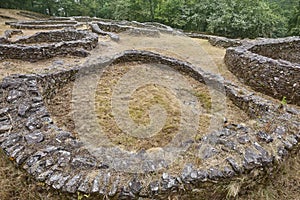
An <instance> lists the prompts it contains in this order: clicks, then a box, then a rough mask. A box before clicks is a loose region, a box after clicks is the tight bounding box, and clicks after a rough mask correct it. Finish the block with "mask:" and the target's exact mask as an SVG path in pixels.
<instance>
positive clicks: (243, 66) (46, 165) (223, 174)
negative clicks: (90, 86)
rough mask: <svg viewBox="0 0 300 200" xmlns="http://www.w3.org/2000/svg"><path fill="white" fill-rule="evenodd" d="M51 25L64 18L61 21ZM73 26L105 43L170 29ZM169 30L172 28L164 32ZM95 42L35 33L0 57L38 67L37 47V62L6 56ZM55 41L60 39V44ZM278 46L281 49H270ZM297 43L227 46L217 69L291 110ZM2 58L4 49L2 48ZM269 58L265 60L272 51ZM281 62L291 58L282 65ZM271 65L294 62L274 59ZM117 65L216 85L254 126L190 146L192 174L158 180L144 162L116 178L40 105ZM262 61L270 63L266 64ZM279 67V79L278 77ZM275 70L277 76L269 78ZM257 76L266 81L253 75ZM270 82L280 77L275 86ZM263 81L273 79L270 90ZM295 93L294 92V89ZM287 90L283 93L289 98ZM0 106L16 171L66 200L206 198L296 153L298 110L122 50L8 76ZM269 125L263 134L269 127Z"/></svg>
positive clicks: (3, 137)
mask: <svg viewBox="0 0 300 200" xmlns="http://www.w3.org/2000/svg"><path fill="white" fill-rule="evenodd" d="M80 19H82V18H80ZM58 20H63V21H64V20H65V19H57V21H58ZM70 20H71V19H70ZM81 21H84V22H87V21H88V22H89V23H90V26H91V28H92V29H93V31H95V32H99V34H101V35H102V34H107V35H109V36H110V37H116V36H117V33H118V32H119V29H122V30H123V29H126V30H125V31H127V30H134V31H133V32H139V31H141V32H143V31H147V28H145V27H152V26H155V27H157V28H156V29H152V28H150V29H151V31H149V32H147V34H149V36H150V37H151V36H152V34H155V35H156V34H157V32H156V31H157V30H159V31H160V29H164V30H165V31H171V30H170V29H169V28H166V27H165V26H164V25H159V24H150V23H148V24H144V25H142V24H140V23H137V22H128V23H127V24H126V25H124V24H122V22H119V23H115V22H107V21H102V22H101V21H100V20H99V21H97V22H96V20H94V21H93V20H91V18H84V19H82V20H81ZM123 23H125V22H123ZM128 27H130V28H128ZM141 29H145V30H141ZM153 31H154V32H153ZM175 32H176V31H175ZM175 32H174V30H173V31H172V34H173V33H175ZM62 33H63V36H62ZM134 34H136V33H134ZM147 34H146V35H147ZM95 38H96V36H95V35H94V34H92V33H88V32H87V31H75V30H62V31H50V32H48V33H44V32H41V33H37V34H36V35H33V36H29V37H26V38H22V39H19V40H18V41H16V43H12V42H10V43H9V44H3V43H2V44H1V46H0V48H2V49H5V47H6V46H5V45H7V47H6V48H7V50H6V51H7V52H11V53H5V54H2V55H1V56H2V59H4V58H7V57H6V56H7V55H8V54H13V55H14V54H15V57H11V58H17V59H25V60H38V59H42V58H41V57H39V54H40V51H41V50H34V49H33V50H32V51H38V52H39V53H38V54H33V55H37V57H36V58H35V57H33V56H32V57H30V56H31V55H30V54H32V53H30V54H29V55H28V54H21V55H20V56H18V55H19V54H18V53H13V52H18V51H17V50H12V49H13V48H16V49H17V48H18V45H21V44H27V45H28V44H32V43H40V42H41V43H43V42H53V43H54V42H58V43H56V44H52V46H51V44H50V45H49V46H43V45H41V46H36V47H35V48H37V49H42V48H45V49H47V48H48V49H49V47H56V46H57V45H60V48H61V47H66V49H64V50H63V51H67V52H68V48H71V49H72V48H73V47H76V48H77V47H78V46H80V47H82V48H84V47H86V49H89V50H90V49H92V48H93V47H95V45H96V44H97V42H96V39H95ZM61 40H64V41H63V42H59V41H61ZM74 41H77V42H74ZM83 41H84V42H83ZM277 41H280V43H279V44H278V42H277ZM276 42H277V43H276ZM73 45H74V46H73ZM77 45H78V46H77ZM297 45H298V46H299V40H298V39H290V38H289V39H282V40H276V41H275V40H271V42H270V40H263V41H259V42H258V43H254V44H252V45H250V46H249V44H247V45H244V46H240V47H236V48H229V49H228V50H227V54H226V57H225V62H226V64H227V65H228V67H229V69H230V70H231V71H232V72H233V73H234V74H236V75H237V76H238V77H240V78H243V79H244V78H245V77H244V76H243V75H247V76H249V77H251V79H254V80H255V81H252V82H251V79H250V80H249V81H247V80H244V81H245V83H246V84H249V85H250V86H251V87H253V88H254V89H257V88H258V86H257V85H255V83H259V81H261V80H262V78H263V80H264V81H266V84H263V85H260V86H259V87H260V88H261V89H260V90H259V91H262V92H264V91H274V90H276V93H272V94H270V93H268V92H267V94H269V95H274V94H275V97H276V98H282V96H286V97H287V100H288V101H289V102H291V103H294V104H298V103H299V93H298V92H299V90H295V89H293V88H294V86H292V87H290V86H291V85H294V84H295V83H296V84H299V80H300V79H299V78H298V79H297V76H298V75H299V65H298V64H295V63H293V62H298V60H297V59H298V58H299V56H297V55H296V54H297V53H298V54H299V52H297V48H298V46H297ZM273 47H274V48H276V49H277V50H278V54H277V57H273V58H267V57H264V56H270V55H269V54H268V51H267V50H268V49H269V48H273ZM291 47H295V49H294V51H293V50H292V51H290V52H294V53H295V54H293V53H289V54H287V53H284V52H285V51H283V55H280V53H282V51H280V50H281V49H285V50H286V52H287V51H289V50H290V48H291ZM10 48H12V49H10ZM22 48H23V49H27V48H29V49H30V48H31V47H26V46H23V47H22ZM50 49H51V48H50ZM298 49H299V48H298ZM57 50H58V49H57ZM49 51H50V50H49ZM1 52H3V51H2V50H1ZM50 52H51V51H50ZM271 52H272V56H273V53H274V50H273V51H271ZM48 53H49V52H47V53H45V54H44V56H45V57H43V59H44V58H46V57H47V58H48V56H49V54H48ZM263 53H264V54H263ZM259 54H260V55H259ZM50 55H52V56H56V55H57V54H56V52H54V53H53V54H51V53H50ZM286 55H290V56H291V57H290V58H287V57H286ZM278 58H280V59H282V58H283V59H285V60H289V61H292V62H289V61H282V60H279V61H278V60H277V59H278ZM274 59H276V60H274ZM125 62H126V63H130V62H140V63H150V64H151V63H159V64H163V65H166V66H169V67H171V68H173V69H175V70H177V71H179V72H180V73H183V74H185V75H188V76H191V77H193V78H194V79H195V80H197V81H199V82H201V83H207V82H209V83H211V84H210V85H211V86H213V87H214V88H213V89H214V90H216V91H219V90H221V89H220V88H221V86H222V87H223V88H224V90H225V92H226V96H227V97H228V98H229V99H230V101H232V102H233V104H235V105H236V106H237V107H238V108H239V109H241V110H243V111H245V112H246V114H247V115H248V116H249V117H250V118H251V119H253V120H254V121H256V122H257V123H258V124H259V125H260V126H259V127H258V128H257V129H253V128H252V127H248V126H247V125H245V124H229V125H228V126H224V127H223V128H222V129H220V130H218V131H214V132H209V133H207V134H206V135H205V136H203V137H202V138H201V139H200V140H197V141H194V142H195V145H196V146H197V147H198V148H199V149H202V151H201V152H200V154H201V158H202V164H201V165H200V167H196V166H194V165H192V164H188V165H185V166H184V167H183V168H182V169H180V170H179V171H176V172H173V171H169V170H168V167H165V168H164V169H163V171H162V172H160V175H159V176H153V174H155V171H156V170H157V168H156V167H157V166H159V165H160V164H161V163H154V161H151V160H149V163H148V165H149V166H153V171H148V170H145V171H144V172H143V173H127V172H118V171H116V170H115V169H114V168H113V167H111V166H110V164H109V163H105V162H103V160H99V159H98V158H97V157H95V156H94V155H92V154H91V153H90V152H89V151H88V150H87V147H85V145H84V143H82V142H81V140H80V138H76V137H74V136H73V135H72V133H70V132H68V131H66V130H63V129H62V128H60V127H59V126H58V125H57V124H55V123H54V121H53V119H52V117H51V115H50V113H49V111H48V107H47V103H46V102H47V100H48V99H49V98H50V97H51V96H53V95H55V94H56V93H57V91H58V90H59V88H62V87H64V86H65V85H66V84H68V83H70V82H74V80H75V79H76V76H77V74H78V73H79V72H80V71H81V70H83V69H84V70H86V69H87V70H88V71H91V73H93V71H94V70H95V69H96V68H101V67H102V66H103V65H105V64H107V63H110V65H114V64H117V63H125ZM266 63H267V64H268V65H265V64H266ZM252 64H254V65H252ZM265 67H269V68H268V70H264V68H265ZM277 68H280V70H277ZM284 68H285V69H284ZM292 69H293V70H295V72H293V73H294V74H293V75H289V74H288V70H292ZM260 70H264V71H260ZM282 70H283V73H281V71H282ZM297 70H298V71H297ZM273 73H279V74H278V75H276V76H273ZM263 74H264V75H265V76H266V77H267V78H269V79H266V77H262V76H260V75H263ZM269 74H270V76H269ZM88 75H91V74H87V76H88ZM275 77H278V80H277V79H275ZM283 78H285V79H283ZM287 78H289V79H288V80H290V81H289V83H286V82H285V81H284V80H287ZM293 78H295V79H293ZM268 80H272V81H277V82H276V84H274V82H273V85H270V84H269V83H268ZM295 81H296V82H295ZM284 84H289V85H284ZM282 85H283V86H282ZM271 86H272V90H271V89H270V87H271ZM298 86H299V85H296V87H298ZM283 88H284V90H283ZM286 92H289V93H288V95H287V93H286ZM292 97H293V98H292ZM0 104H1V109H0V146H1V148H2V149H3V150H4V152H5V153H6V154H7V156H8V157H10V158H11V160H13V161H14V162H15V163H16V164H17V165H18V166H20V167H21V168H23V169H24V170H26V171H27V173H29V174H30V175H32V176H33V177H34V178H35V179H36V180H37V181H41V182H45V183H46V184H47V185H49V186H52V187H53V188H54V189H59V190H62V191H65V192H69V193H76V192H83V193H88V194H92V195H95V196H99V195H100V196H102V197H109V198H112V199H139V198H152V199H166V198H168V197H170V196H172V195H181V196H182V197H185V196H188V197H189V196H193V195H196V196H199V197H200V196H202V197H205V194H208V193H211V192H214V191H217V190H218V189H219V188H224V187H226V186H227V185H228V184H230V183H234V182H239V179H240V178H241V177H243V179H244V186H245V185H247V184H248V183H249V182H251V181H259V180H261V179H263V177H265V175H267V174H268V173H270V172H272V171H275V170H276V166H277V165H278V161H280V160H283V159H285V157H287V156H288V155H289V154H291V152H292V151H294V150H295V149H296V150H297V149H298V147H299V142H300V119H299V116H300V110H299V109H297V107H295V106H292V105H284V104H280V103H278V102H276V101H271V100H268V99H265V98H263V97H260V96H257V95H255V94H253V92H251V91H249V90H247V89H246V88H243V87H240V86H238V85H235V84H234V83H231V82H230V81H224V80H223V79H222V77H220V76H218V75H215V74H211V73H208V72H204V71H202V70H201V69H199V68H198V67H196V66H194V65H192V64H190V63H187V62H184V61H180V60H177V59H174V58H171V57H166V56H162V55H160V54H156V53H152V52H149V51H138V50H127V51H124V52H122V53H119V54H116V55H114V56H112V57H111V58H107V59H106V60H103V59H99V60H97V61H96V63H93V64H88V63H86V64H85V65H84V66H80V67H74V68H71V69H66V70H63V71H59V72H48V73H42V74H28V75H12V76H9V77H6V78H4V80H3V81H2V83H0ZM270 123H271V125H272V128H271V129H270V128H268V127H270ZM216 160H218V161H219V162H216ZM125 165H126V163H125ZM162 165H163V163H162ZM145 167H146V166H145Z"/></svg>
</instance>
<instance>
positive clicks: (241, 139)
mask: <svg viewBox="0 0 300 200" xmlns="http://www.w3.org/2000/svg"><path fill="white" fill-rule="evenodd" d="M237 141H238V142H239V143H240V144H246V143H248V142H250V138H249V136H248V135H241V136H240V137H238V138H237Z"/></svg>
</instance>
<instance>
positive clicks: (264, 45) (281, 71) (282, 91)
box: [225, 37, 300, 105]
mask: <svg viewBox="0 0 300 200" xmlns="http://www.w3.org/2000/svg"><path fill="white" fill-rule="evenodd" d="M299 49H300V38H299V37H289V38H281V39H264V40H257V41H255V42H252V43H248V44H245V45H242V46H239V47H236V48H228V49H227V52H226V56H225V63H226V65H227V66H228V69H229V70H230V71H231V72H232V73H233V74H234V75H236V76H237V77H238V78H239V79H240V80H241V81H242V82H243V83H245V84H247V85H249V86H251V87H252V88H253V89H255V90H256V91H259V92H261V93H264V94H267V95H270V96H272V97H274V98H276V99H279V100H282V99H283V98H284V97H285V98H286V100H287V102H288V103H292V104H296V105H300V56H299Z"/></svg>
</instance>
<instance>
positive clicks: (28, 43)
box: [0, 30, 98, 62]
mask: <svg viewBox="0 0 300 200" xmlns="http://www.w3.org/2000/svg"><path fill="white" fill-rule="evenodd" d="M97 45H98V36H97V35H96V34H94V33H91V32H89V31H80V30H61V31H49V32H39V33H36V34H34V35H32V36H28V37H23V38H21V39H19V40H17V41H14V42H11V41H8V40H6V41H3V42H2V44H1V43H0V59H21V60H26V61H31V62H34V61H38V60H43V59H47V58H51V57H55V56H58V55H74V56H80V57H86V56H87V55H89V53H88V52H87V51H86V50H88V51H89V50H92V49H93V48H95V47H96V46H97Z"/></svg>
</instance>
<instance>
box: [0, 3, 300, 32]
mask: <svg viewBox="0 0 300 200" xmlns="http://www.w3.org/2000/svg"><path fill="white" fill-rule="evenodd" d="M0 7H3V8H17V9H27V10H31V11H36V12H41V13H44V14H48V15H54V16H73V15H87V16H95V17H103V18H112V19H119V20H136V21H141V22H143V21H157V22H162V23H165V24H168V25H171V26H173V27H176V28H181V29H184V30H190V31H200V32H207V33H212V34H218V35H223V36H227V37H233V38H237V37H239V38H245V37H248V38H255V37H281V36H287V35H300V2H299V0H201V1H199V0H115V1H109V0H23V1H20V0H0Z"/></svg>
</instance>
